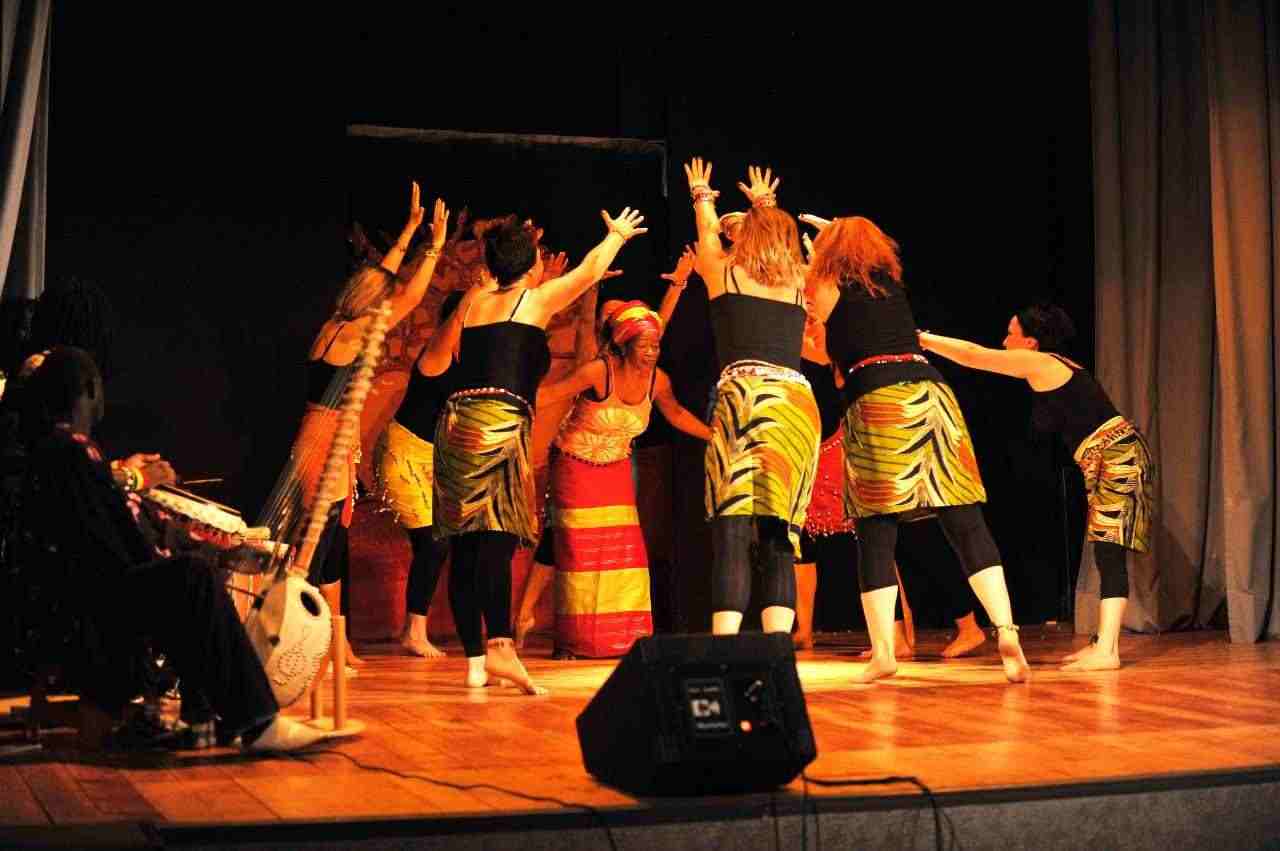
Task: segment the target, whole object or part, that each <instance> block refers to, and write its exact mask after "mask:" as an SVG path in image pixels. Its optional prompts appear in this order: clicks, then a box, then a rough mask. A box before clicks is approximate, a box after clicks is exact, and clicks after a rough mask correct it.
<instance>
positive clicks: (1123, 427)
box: [1073, 416, 1155, 553]
mask: <svg viewBox="0 0 1280 851" xmlns="http://www.w3.org/2000/svg"><path fill="white" fill-rule="evenodd" d="M1073 457H1074V458H1075V462H1076V464H1078V465H1079V466H1080V470H1081V472H1083V473H1084V493H1085V499H1086V500H1087V501H1088V504H1089V517H1088V519H1087V521H1086V524H1085V539H1086V540H1089V541H1101V542H1103V543H1108V544H1119V545H1120V546H1122V547H1125V548H1126V549H1130V550H1136V551H1137V552H1140V553H1145V552H1147V550H1148V549H1149V547H1150V534H1151V516H1152V513H1153V512H1152V506H1153V505H1154V500H1153V494H1152V490H1153V487H1154V485H1155V465H1154V464H1153V463H1152V461H1151V453H1150V452H1149V451H1148V450H1147V442H1146V441H1145V440H1143V438H1142V434H1141V433H1139V432H1138V430H1137V429H1136V428H1134V427H1133V424H1132V423H1130V422H1129V421H1128V420H1126V419H1125V418H1124V417H1119V416H1117V417H1112V418H1111V419H1109V420H1107V421H1106V422H1105V423H1103V424H1102V425H1100V426H1098V428H1097V429H1095V430H1094V432H1093V434H1091V435H1089V436H1088V437H1086V438H1085V439H1084V440H1082V441H1081V442H1080V446H1079V447H1078V448H1077V449H1076V451H1075V455H1074V456H1073Z"/></svg>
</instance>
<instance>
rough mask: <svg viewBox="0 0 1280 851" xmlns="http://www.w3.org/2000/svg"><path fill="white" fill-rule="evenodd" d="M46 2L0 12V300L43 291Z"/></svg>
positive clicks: (10, 3) (6, 2) (17, 2)
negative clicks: (0, 203)
mask: <svg viewBox="0 0 1280 851" xmlns="http://www.w3.org/2000/svg"><path fill="white" fill-rule="evenodd" d="M51 24H52V11H51V0H3V2H2V5H0V168H2V169H3V171H2V172H0V201H2V206H0V297H3V298H36V297H38V296H39V295H40V292H41V291H42V290H43V288H44V268H45V236H46V218H47V209H46V205H47V200H46V187H47V182H48V157H49V59H50V40H51V34H50V27H51Z"/></svg>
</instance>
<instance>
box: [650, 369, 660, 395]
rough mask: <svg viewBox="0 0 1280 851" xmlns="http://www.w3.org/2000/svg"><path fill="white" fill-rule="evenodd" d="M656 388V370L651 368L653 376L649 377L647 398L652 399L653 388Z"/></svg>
mask: <svg viewBox="0 0 1280 851" xmlns="http://www.w3.org/2000/svg"><path fill="white" fill-rule="evenodd" d="M657 386H658V368H657V367H656V366H655V367H654V368H653V374H652V375H650V376H649V398H650V399H652V398H653V388H655V387H657Z"/></svg>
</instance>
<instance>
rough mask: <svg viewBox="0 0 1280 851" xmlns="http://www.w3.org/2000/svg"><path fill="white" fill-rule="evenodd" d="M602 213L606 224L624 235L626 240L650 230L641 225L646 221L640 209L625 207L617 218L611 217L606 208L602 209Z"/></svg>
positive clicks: (621, 235)
mask: <svg viewBox="0 0 1280 851" xmlns="http://www.w3.org/2000/svg"><path fill="white" fill-rule="evenodd" d="M600 215H601V216H602V217H603V218H604V223H605V226H606V227H608V228H609V230H610V231H611V232H613V233H616V234H617V235H618V236H620V237H622V239H623V240H624V241H626V240H629V239H631V237H633V236H639V235H640V234H642V233H648V232H649V229H648V228H642V227H640V223H641V222H643V221H644V216H642V215H640V211H639V210H633V209H631V208H630V207H625V208H624V209H623V210H622V212H621V213H619V214H618V217H617V218H616V219H615V218H612V217H610V215H609V213H608V212H607V211H606V210H601V211H600Z"/></svg>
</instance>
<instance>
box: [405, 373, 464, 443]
mask: <svg viewBox="0 0 1280 851" xmlns="http://www.w3.org/2000/svg"><path fill="white" fill-rule="evenodd" d="M409 370H410V372H409V387H408V389H406V390H405V393H404V399H403V400H401V402H400V407H399V409H398V410H397V411H396V416H395V421H396V422H398V423H400V425H402V426H404V427H405V428H407V429H408V430H409V431H411V432H413V433H414V434H416V435H417V436H418V437H420V438H422V439H423V440H426V441H431V440H433V439H434V437H433V435H435V433H436V419H437V418H438V417H439V416H440V409H441V408H443V407H444V402H445V400H446V399H448V398H449V392H450V390H451V389H452V387H453V380H452V375H451V373H452V372H453V369H452V367H450V368H449V369H446V370H445V371H444V372H442V373H440V374H439V375H423V374H422V373H421V372H420V371H419V370H418V364H417V362H416V361H415V362H414V364H413V365H412V366H411V367H410V368H409Z"/></svg>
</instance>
